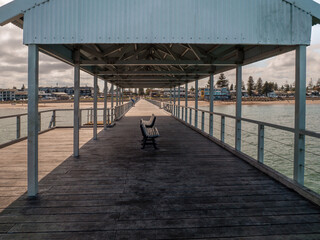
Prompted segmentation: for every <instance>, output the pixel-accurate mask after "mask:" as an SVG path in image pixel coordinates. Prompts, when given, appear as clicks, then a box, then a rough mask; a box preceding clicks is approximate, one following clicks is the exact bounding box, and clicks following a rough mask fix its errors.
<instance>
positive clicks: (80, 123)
mask: <svg viewBox="0 0 320 240" xmlns="http://www.w3.org/2000/svg"><path fill="white" fill-rule="evenodd" d="M81 127H82V110H81V109H79V129H80V128H81Z"/></svg>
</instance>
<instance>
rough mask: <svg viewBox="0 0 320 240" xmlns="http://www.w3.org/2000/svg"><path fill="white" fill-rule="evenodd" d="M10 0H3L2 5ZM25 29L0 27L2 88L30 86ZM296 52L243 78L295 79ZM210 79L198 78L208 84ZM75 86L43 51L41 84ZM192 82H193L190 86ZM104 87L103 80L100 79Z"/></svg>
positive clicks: (250, 69)
mask: <svg viewBox="0 0 320 240" xmlns="http://www.w3.org/2000/svg"><path fill="white" fill-rule="evenodd" d="M10 1H11V0H0V6H2V5H4V4H6V3H8V2H10ZM315 1H316V2H318V3H320V0H315ZM22 35H23V33H22V30H21V29H20V28H18V27H16V26H14V25H12V24H7V25H6V26H4V27H0V46H1V47H0V88H12V87H13V86H15V87H17V88H21V86H22V85H23V84H24V85H25V86H27V76H28V75H27V56H28V54H27V47H26V46H24V45H23V44H22V38H23V36H22ZM319 64H320V25H316V26H314V27H313V28H312V37H311V45H310V46H309V47H308V49H307V84H308V83H309V82H310V80H311V79H312V80H313V83H314V84H315V83H316V81H317V80H318V79H319V78H320V67H319ZM294 66H295V53H294V52H290V53H286V54H282V55H280V56H277V57H274V58H271V59H268V60H264V61H261V62H258V63H255V64H251V65H248V66H244V67H243V80H244V82H247V79H248V78H249V76H253V78H254V80H257V79H258V78H259V77H261V78H262V80H263V81H269V82H270V81H271V82H277V83H278V85H280V86H281V85H284V84H286V83H289V84H292V83H294V75H295V69H294ZM225 75H226V77H227V78H228V79H229V82H230V84H232V83H235V71H234V70H232V71H228V72H226V73H225ZM207 81H208V80H207V79H204V80H202V81H200V82H199V86H200V87H202V86H205V85H206V84H207ZM57 85H58V86H73V68H72V67H71V66H70V65H68V64H65V63H62V62H60V61H58V60H55V59H54V58H51V57H49V56H46V55H44V54H41V53H40V73H39V86H57ZM81 85H82V86H86V85H87V86H92V85H93V77H92V76H90V75H88V74H86V73H84V72H81ZM191 86H193V84H190V87H191ZM99 87H100V89H103V81H101V80H100V81H99Z"/></svg>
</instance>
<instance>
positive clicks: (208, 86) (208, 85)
mask: <svg viewBox="0 0 320 240" xmlns="http://www.w3.org/2000/svg"><path fill="white" fill-rule="evenodd" d="M210 80H211V79H210V78H209V80H208V83H207V86H206V88H210Z"/></svg>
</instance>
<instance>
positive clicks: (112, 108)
mask: <svg viewBox="0 0 320 240" xmlns="http://www.w3.org/2000/svg"><path fill="white" fill-rule="evenodd" d="M113 121H114V85H113V83H112V84H111V122H112V123H113Z"/></svg>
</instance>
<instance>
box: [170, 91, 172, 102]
mask: <svg viewBox="0 0 320 240" xmlns="http://www.w3.org/2000/svg"><path fill="white" fill-rule="evenodd" d="M170 104H172V87H170Z"/></svg>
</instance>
